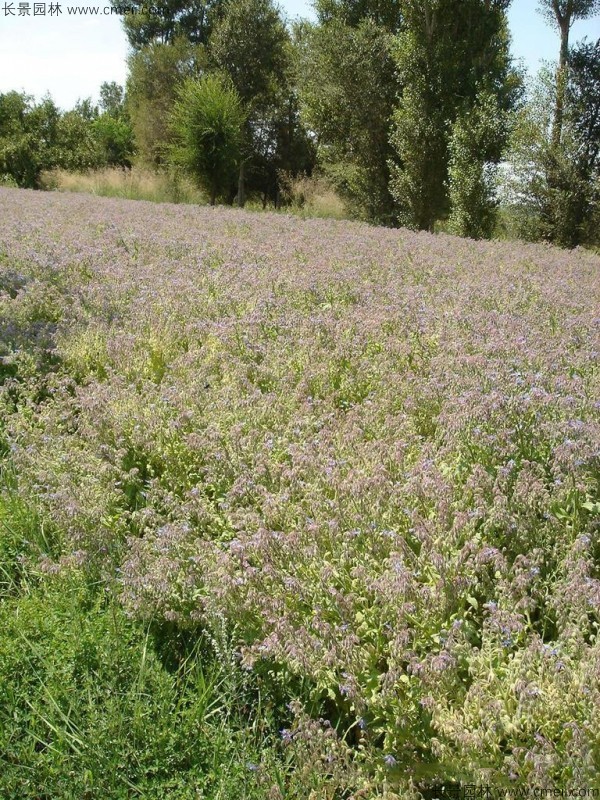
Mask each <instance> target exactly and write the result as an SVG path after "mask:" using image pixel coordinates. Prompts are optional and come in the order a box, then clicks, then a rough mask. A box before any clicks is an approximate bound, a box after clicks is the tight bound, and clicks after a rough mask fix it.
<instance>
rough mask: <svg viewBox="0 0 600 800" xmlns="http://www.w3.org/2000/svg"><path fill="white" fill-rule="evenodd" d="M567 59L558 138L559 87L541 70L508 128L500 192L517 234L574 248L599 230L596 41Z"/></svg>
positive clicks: (599, 54)
mask: <svg viewBox="0 0 600 800" xmlns="http://www.w3.org/2000/svg"><path fill="white" fill-rule="evenodd" d="M568 63H569V69H568V78H569V80H568V83H567V86H566V87H565V100H564V105H563V109H562V115H563V118H562V122H561V139H560V143H559V145H557V144H556V141H555V122H556V115H555V110H556V92H557V91H559V90H560V89H559V87H558V85H557V81H556V75H552V73H551V72H550V71H548V70H546V71H543V72H542V73H541V74H540V76H539V77H538V80H537V83H536V85H535V87H534V91H533V92H532V93H531V97H530V98H529V101H528V103H527V105H526V107H525V108H524V109H523V111H522V112H521V114H520V115H519V118H518V124H517V126H516V127H515V130H514V133H513V136H512V143H511V151H510V173H509V177H508V179H507V180H506V182H505V183H506V186H505V193H506V194H507V196H508V200H509V207H510V208H511V210H512V212H513V213H514V214H515V215H516V217H517V228H518V232H519V233H520V235H522V236H524V237H525V238H529V239H544V240H546V241H549V242H553V243H555V244H558V245H561V246H563V247H575V246H576V245H578V244H581V243H584V242H588V241H594V240H596V241H597V238H598V230H599V229H600V155H599V151H600V41H598V42H596V43H595V44H588V43H586V42H583V43H581V44H579V45H578V46H576V47H575V48H572V49H571V50H570V53H569V60H568Z"/></svg>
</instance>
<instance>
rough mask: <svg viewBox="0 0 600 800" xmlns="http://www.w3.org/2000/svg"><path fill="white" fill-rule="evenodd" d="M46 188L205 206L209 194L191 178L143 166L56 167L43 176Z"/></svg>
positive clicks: (43, 184) (43, 183)
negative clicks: (76, 169) (86, 169)
mask: <svg viewBox="0 0 600 800" xmlns="http://www.w3.org/2000/svg"><path fill="white" fill-rule="evenodd" d="M42 186H43V188H45V189H52V190H57V191H60V192H83V193H85V194H94V195H98V196H100V197H121V198H125V199H127V200H150V201H152V202H154V203H192V204H198V205H204V204H205V203H206V202H207V198H206V196H205V195H204V194H203V193H202V192H201V191H200V190H199V189H197V188H196V187H195V186H194V184H193V183H192V181H190V180H189V179H187V178H185V177H183V176H181V175H179V174H178V173H174V172H170V173H167V172H155V171H153V170H149V169H144V168H142V167H133V168H132V169H120V168H119V167H105V168H104V169H99V170H92V171H89V172H67V171H66V170H62V169H57V170H53V171H51V172H47V173H45V175H44V176H43V177H42Z"/></svg>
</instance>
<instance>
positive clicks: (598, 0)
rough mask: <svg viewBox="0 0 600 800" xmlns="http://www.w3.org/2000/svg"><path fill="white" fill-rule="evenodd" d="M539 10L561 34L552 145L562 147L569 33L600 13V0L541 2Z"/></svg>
mask: <svg viewBox="0 0 600 800" xmlns="http://www.w3.org/2000/svg"><path fill="white" fill-rule="evenodd" d="M539 10H540V11H541V13H542V14H543V16H544V17H546V19H547V20H548V21H549V22H550V24H551V25H555V26H556V27H557V28H558V30H559V32H560V50H559V57H558V67H557V70H556V96H555V102H554V119H553V122H552V143H553V145H554V146H555V147H558V145H560V140H561V135H562V124H563V115H564V105H565V94H566V91H567V84H568V74H567V73H568V62H569V33H570V31H571V27H572V26H573V23H574V22H575V21H576V20H578V19H587V18H588V17H591V16H593V15H594V14H597V13H598V11H600V0H539Z"/></svg>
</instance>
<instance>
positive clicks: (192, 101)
mask: <svg viewBox="0 0 600 800" xmlns="http://www.w3.org/2000/svg"><path fill="white" fill-rule="evenodd" d="M245 120H246V111H245V110H244V107H243V105H242V101H241V99H240V97H239V95H238V93H237V91H236V90H235V89H234V88H233V86H232V85H231V84H230V83H229V81H228V80H227V79H226V78H224V77H223V76H221V75H218V74H208V75H205V76H204V77H203V78H201V79H200V80H194V79H189V80H187V81H186V82H185V83H184V84H183V85H182V87H181V89H180V91H179V95H178V100H177V103H176V105H175V110H174V112H173V120H172V125H173V130H174V133H175V136H176V143H175V144H174V146H173V148H172V150H171V157H172V160H173V161H174V162H175V163H176V164H177V165H179V166H182V167H185V168H187V169H188V170H189V172H190V173H191V174H192V175H194V176H195V177H196V179H197V181H198V183H199V184H200V186H201V187H202V188H203V189H205V190H206V192H207V193H208V195H209V197H210V203H211V205H214V204H215V203H216V201H217V198H218V197H220V196H223V195H224V194H225V193H226V192H227V191H228V190H229V188H230V184H231V181H232V180H233V179H234V178H235V175H236V170H237V168H238V167H239V164H240V159H241V154H242V144H243V131H242V128H243V125H244V122H245Z"/></svg>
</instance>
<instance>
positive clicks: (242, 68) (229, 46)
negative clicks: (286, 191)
mask: <svg viewBox="0 0 600 800" xmlns="http://www.w3.org/2000/svg"><path fill="white" fill-rule="evenodd" d="M209 56H210V63H211V66H213V68H215V69H216V70H218V71H220V72H221V73H223V74H226V75H228V76H229V78H230V80H231V82H232V85H233V86H234V87H235V89H236V90H237V92H238V94H239V96H240V98H241V99H242V101H243V103H244V104H245V107H246V109H247V121H246V125H245V142H244V148H243V162H242V171H241V172H240V176H239V185H238V204H239V205H243V204H244V200H245V194H246V191H248V192H249V193H252V192H260V194H261V195H263V197H264V201H265V203H266V199H267V198H268V197H270V198H271V199H273V200H274V201H275V202H278V198H279V189H280V185H279V184H280V181H279V178H278V173H279V172H280V171H281V170H285V171H286V172H289V173H292V174H294V175H296V174H298V173H299V172H302V171H306V170H308V169H310V167H311V166H312V158H311V155H312V154H311V147H310V144H309V142H308V139H307V136H306V133H305V131H304V130H303V128H302V126H301V125H300V120H299V111H298V103H297V100H296V97H295V94H294V89H293V85H292V75H291V41H290V35H289V33H288V31H287V29H286V26H285V23H284V21H283V19H282V17H281V13H280V11H279V10H278V9H277V7H276V6H275V5H274V4H273V2H272V0H235V1H233V0H230V2H227V3H225V4H224V7H223V9H222V14H221V16H220V18H219V20H218V22H216V24H215V26H214V30H213V33H212V36H211V39H210V44H209Z"/></svg>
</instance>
